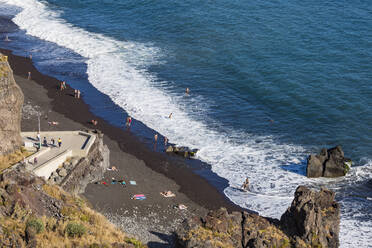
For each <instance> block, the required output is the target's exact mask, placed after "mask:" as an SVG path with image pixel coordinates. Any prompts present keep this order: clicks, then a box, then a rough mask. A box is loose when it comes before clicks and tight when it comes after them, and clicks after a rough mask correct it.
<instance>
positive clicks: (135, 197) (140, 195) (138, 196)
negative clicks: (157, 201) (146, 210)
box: [132, 194, 146, 200]
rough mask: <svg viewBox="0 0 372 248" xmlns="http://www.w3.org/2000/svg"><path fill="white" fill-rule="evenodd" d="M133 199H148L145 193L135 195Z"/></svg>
mask: <svg viewBox="0 0 372 248" xmlns="http://www.w3.org/2000/svg"><path fill="white" fill-rule="evenodd" d="M132 199H134V200H146V196H145V195H143V194H138V195H134V196H133V197H132Z"/></svg>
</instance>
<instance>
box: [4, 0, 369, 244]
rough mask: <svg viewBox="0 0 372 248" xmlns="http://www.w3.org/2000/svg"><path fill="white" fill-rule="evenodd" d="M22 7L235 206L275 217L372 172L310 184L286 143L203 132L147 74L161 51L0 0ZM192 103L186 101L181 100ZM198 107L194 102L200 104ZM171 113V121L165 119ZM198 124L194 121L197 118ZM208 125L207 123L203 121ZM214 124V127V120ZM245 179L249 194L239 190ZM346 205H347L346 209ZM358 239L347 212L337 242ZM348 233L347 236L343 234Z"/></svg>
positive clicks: (39, 32) (178, 99) (39, 33)
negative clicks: (192, 152) (222, 182)
mask: <svg viewBox="0 0 372 248" xmlns="http://www.w3.org/2000/svg"><path fill="white" fill-rule="evenodd" d="M0 2H2V3H7V4H11V5H16V6H19V7H22V8H23V11H21V12H20V13H18V14H17V15H16V16H15V18H14V19H13V20H14V22H15V23H16V24H17V25H19V26H20V28H21V29H24V30H26V32H27V34H29V35H32V36H36V37H38V38H40V39H44V40H47V41H50V42H54V43H56V44H58V45H60V46H63V47H66V48H68V49H71V50H72V51H74V52H76V53H78V54H80V55H81V56H83V57H85V58H86V59H87V62H86V63H87V74H88V79H89V81H90V83H91V84H92V85H93V86H94V87H96V88H97V89H98V90H99V91H101V92H102V93H104V94H106V95H108V96H109V97H110V98H111V99H112V101H113V102H115V103H116V104H118V105H119V106H120V107H122V108H123V109H125V110H126V111H127V112H128V113H129V114H130V115H131V116H133V117H134V118H135V119H138V120H141V121H142V122H143V123H144V124H146V125H147V126H149V127H150V128H153V129H155V130H157V131H158V132H159V133H161V134H163V135H165V136H167V137H168V138H169V140H170V141H171V142H173V143H176V144H181V145H185V146H189V147H191V148H198V149H200V151H199V152H198V158H200V159H201V160H203V161H205V162H208V163H210V164H211V165H212V170H213V171H214V172H215V173H217V174H218V175H219V176H221V177H224V178H226V179H227V180H228V181H229V184H230V186H229V187H227V188H226V189H225V190H224V192H225V194H226V195H227V196H228V197H229V198H230V199H231V200H232V201H233V202H235V203H236V204H238V205H240V206H243V207H247V208H249V209H252V210H255V211H257V212H259V213H260V214H262V215H264V216H270V217H274V218H280V215H281V214H282V213H283V212H284V211H285V210H286V208H287V207H289V205H290V203H291V201H292V199H293V193H294V191H295V189H296V187H297V186H298V185H300V184H302V185H310V186H314V187H320V186H322V185H328V186H329V185H330V182H332V184H331V185H334V186H332V187H334V188H335V189H336V188H337V187H341V186H342V185H344V184H345V183H347V182H351V181H357V180H364V179H365V177H366V176H367V175H368V173H370V169H371V168H372V167H371V165H370V164H369V165H368V166H366V167H363V168H362V167H358V168H352V169H351V173H350V174H349V176H348V177H346V179H308V178H306V177H304V175H303V174H304V171H305V168H304V161H301V159H304V158H305V155H306V154H305V152H306V151H305V150H304V148H302V147H299V146H295V145H291V144H280V143H278V142H276V141H275V139H274V137H270V136H265V137H258V136H256V135H254V134H249V133H236V132H234V131H231V132H229V133H228V134H223V133H219V132H217V131H216V130H213V129H211V128H208V125H207V120H204V121H197V120H196V119H195V118H193V117H192V115H191V114H190V112H189V111H188V109H187V108H186V107H185V106H189V105H186V104H185V99H184V97H183V96H181V95H176V94H173V93H172V94H171V93H169V92H166V91H164V90H163V89H162V88H161V86H163V85H164V83H162V82H159V80H156V79H155V78H154V77H153V76H152V75H151V74H149V73H148V72H147V71H146V68H147V67H148V66H149V65H151V64H154V63H159V62H160V61H159V58H161V51H160V50H159V49H157V48H156V47H153V46H151V44H141V43H136V42H129V41H118V40H115V39H112V38H109V37H105V36H103V35H100V34H96V33H90V32H87V31H85V30H83V29H81V28H78V27H75V26H73V25H71V24H69V23H67V22H66V21H64V20H63V19H61V18H60V17H59V13H57V12H54V11H51V10H50V9H48V8H47V7H46V6H45V5H44V4H43V3H41V2H38V1H36V0H0ZM190 100H192V98H188V100H187V101H190ZM197 100H198V101H195V100H194V101H193V103H192V104H193V108H192V109H193V111H194V112H199V114H202V113H203V109H205V108H204V107H202V104H204V103H201V102H203V101H202V99H197ZM198 102H199V103H198ZM169 113H173V118H172V119H169V118H167V116H168V115H169ZM199 119H200V118H199ZM208 121H210V120H208ZM216 125H218V123H216ZM245 177H249V180H250V185H251V191H250V192H249V193H246V192H242V191H239V190H238V189H237V188H238V187H239V186H240V185H241V183H242V182H243V181H244V179H245ZM346 205H347V204H346ZM364 224H365V225H364V226H363V227H362V229H363V228H364V229H363V230H365V232H364V233H363V235H364V236H363V237H360V234H359V229H360V226H359V225H358V222H357V221H356V220H355V218H353V216H352V215H348V214H347V211H344V212H343V216H342V222H341V234H342V235H340V237H341V244H342V245H343V246H344V247H349V245H348V244H349V241H350V240H351V239H356V240H359V242H361V244H360V245H359V246H360V247H363V246H366V245H368V243H366V242H368V239H369V240H370V239H371V237H372V236H371V234H370V233H368V232H367V231H368V229H369V230H370V225H371V223H370V222H368V221H367V222H366V223H364ZM346 230H348V231H346Z"/></svg>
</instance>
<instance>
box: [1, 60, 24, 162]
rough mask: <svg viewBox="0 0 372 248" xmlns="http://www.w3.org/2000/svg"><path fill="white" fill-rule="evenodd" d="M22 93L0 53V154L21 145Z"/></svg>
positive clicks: (11, 150)
mask: <svg viewBox="0 0 372 248" xmlns="http://www.w3.org/2000/svg"><path fill="white" fill-rule="evenodd" d="M23 100H24V97H23V93H22V91H21V89H20V88H19V86H18V85H17V84H16V82H15V81H14V77H13V71H12V69H11V68H10V66H9V64H8V61H7V57H6V56H4V55H2V54H0V116H1V118H0V155H4V154H9V153H12V152H13V151H14V150H16V149H18V148H20V146H21V145H22V138H21V115H22V112H21V111H22V105H23Z"/></svg>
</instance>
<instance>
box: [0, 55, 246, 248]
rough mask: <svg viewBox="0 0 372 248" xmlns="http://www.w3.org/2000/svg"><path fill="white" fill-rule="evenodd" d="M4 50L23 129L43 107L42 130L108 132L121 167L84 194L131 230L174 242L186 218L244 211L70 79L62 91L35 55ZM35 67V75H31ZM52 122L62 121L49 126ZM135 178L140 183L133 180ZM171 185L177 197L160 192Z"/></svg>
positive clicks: (154, 242)
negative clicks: (109, 117) (102, 109)
mask: <svg viewBox="0 0 372 248" xmlns="http://www.w3.org/2000/svg"><path fill="white" fill-rule="evenodd" d="M0 52H1V53H3V54H5V55H8V56H9V58H8V60H9V63H10V65H11V67H12V69H13V72H14V74H15V80H16V82H17V83H18V85H19V86H20V87H21V88H22V91H23V93H24V95H25V104H24V113H23V120H22V131H36V130H37V127H38V120H37V115H36V113H37V112H41V113H42V115H41V130H42V131H43V130H81V129H82V130H84V129H98V130H100V131H102V132H103V133H104V142H105V144H106V145H108V147H109V149H110V164H111V165H112V166H115V167H117V168H118V169H119V171H118V172H113V171H108V172H107V173H106V174H105V178H104V179H103V180H102V181H106V182H108V185H102V184H90V185H88V187H87V189H86V192H85V193H84V196H85V197H86V199H87V200H88V201H89V202H90V203H91V204H92V206H93V207H94V208H95V209H97V210H99V211H100V212H102V213H104V214H105V215H106V216H107V217H108V218H109V219H110V220H111V221H112V222H113V223H114V224H116V225H118V226H119V227H122V229H123V230H124V231H125V232H127V233H129V234H133V235H136V236H137V237H138V238H140V239H141V240H142V241H144V242H149V243H148V245H149V247H166V246H168V245H171V232H172V230H174V229H175V228H176V227H177V225H178V224H179V223H181V222H182V220H183V219H184V218H185V217H190V216H193V215H201V214H204V213H205V212H206V211H208V210H212V209H218V208H220V207H225V208H227V209H228V210H229V211H234V210H238V211H239V210H241V208H240V207H238V206H236V205H234V204H233V203H231V202H230V201H229V200H228V199H227V198H226V197H225V196H224V195H223V194H222V193H221V192H219V191H218V190H217V189H216V188H215V187H213V186H212V185H211V184H210V183H209V182H207V180H206V179H204V178H202V177H200V176H198V175H196V174H195V173H194V172H193V171H192V170H191V169H190V168H189V166H187V165H186V163H185V161H183V159H174V158H172V157H169V156H168V155H167V154H165V153H159V152H154V151H152V150H151V149H150V148H149V147H148V145H146V144H144V143H143V142H141V141H140V140H139V138H138V137H136V136H135V135H134V134H133V133H131V132H130V131H124V130H123V129H120V128H118V127H115V126H113V125H111V124H109V123H107V122H106V121H104V120H103V119H101V118H99V117H97V116H95V115H94V113H92V112H90V110H89V106H88V105H87V104H85V103H84V101H83V99H77V98H74V89H72V88H70V87H69V86H68V82H67V89H66V90H63V91H60V90H59V84H60V81H59V80H57V79H55V78H52V77H49V76H47V75H43V74H42V73H40V72H39V71H37V70H36V68H35V67H34V66H33V65H32V60H31V59H29V58H24V57H20V56H15V55H12V53H11V51H9V50H4V49H0ZM29 71H30V72H31V77H32V80H27V75H28V72H29ZM82 94H84V92H82ZM97 104H99V103H98V102H97ZM93 119H94V120H98V125H97V126H93V125H92V124H90V120H93ZM124 119H125V118H124V117H123V123H124V121H125V120H124ZM50 121H55V122H58V123H59V124H58V125H49V124H48V122H50ZM134 125H135V122H134ZM41 135H42V134H41ZM112 178H114V179H116V180H122V179H124V180H125V181H127V185H126V186H122V185H117V184H114V185H111V184H110V182H111V179H112ZM130 180H132V181H136V183H137V185H135V186H134V185H130V184H129V181H130ZM167 190H170V191H172V192H174V193H175V194H176V197H173V198H164V197H163V196H161V195H160V192H161V191H167ZM134 194H145V195H146V200H143V201H139V200H132V199H131V196H132V195H134ZM178 204H184V205H186V206H187V207H188V208H187V210H179V209H176V208H174V206H176V205H178Z"/></svg>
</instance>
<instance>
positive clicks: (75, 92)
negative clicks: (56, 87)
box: [74, 89, 77, 98]
mask: <svg viewBox="0 0 372 248" xmlns="http://www.w3.org/2000/svg"><path fill="white" fill-rule="evenodd" d="M74 98H77V89H75V90H74Z"/></svg>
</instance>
